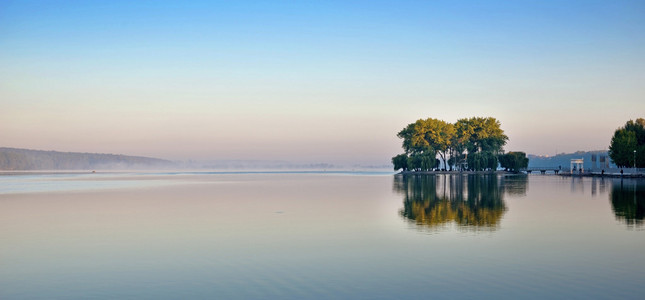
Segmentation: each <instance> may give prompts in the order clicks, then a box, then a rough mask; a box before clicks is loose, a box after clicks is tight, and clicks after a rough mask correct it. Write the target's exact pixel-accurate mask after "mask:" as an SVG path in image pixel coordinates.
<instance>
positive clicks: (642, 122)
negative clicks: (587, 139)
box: [609, 118, 645, 168]
mask: <svg viewBox="0 0 645 300" xmlns="http://www.w3.org/2000/svg"><path fill="white" fill-rule="evenodd" d="M634 150H636V167H638V168H643V167H645V119H643V118H638V119H636V121H633V120H629V121H627V123H626V124H625V126H624V127H621V128H618V129H616V131H615V132H614V136H613V137H612V138H611V144H610V145H609V157H610V158H611V160H612V161H613V162H614V163H615V164H616V166H618V167H632V166H634Z"/></svg>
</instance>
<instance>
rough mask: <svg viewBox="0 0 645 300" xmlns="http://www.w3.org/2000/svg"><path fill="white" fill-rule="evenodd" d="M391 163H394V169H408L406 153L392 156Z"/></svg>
mask: <svg viewBox="0 0 645 300" xmlns="http://www.w3.org/2000/svg"><path fill="white" fill-rule="evenodd" d="M392 164H394V171H397V170H399V169H403V171H407V170H408V155H407V154H405V153H402V154H399V155H397V156H395V157H392Z"/></svg>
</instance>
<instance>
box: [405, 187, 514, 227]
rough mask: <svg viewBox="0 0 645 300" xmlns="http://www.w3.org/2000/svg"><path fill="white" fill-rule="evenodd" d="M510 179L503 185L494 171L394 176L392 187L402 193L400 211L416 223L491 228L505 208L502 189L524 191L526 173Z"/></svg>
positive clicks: (499, 218)
mask: <svg viewBox="0 0 645 300" xmlns="http://www.w3.org/2000/svg"><path fill="white" fill-rule="evenodd" d="M501 181H503V182H505V181H506V180H504V179H502V180H501ZM509 181H510V182H512V183H511V185H509V188H507V189H505V188H504V184H502V183H501V182H500V179H498V177H497V176H496V175H468V176H461V175H457V176H450V175H437V176H435V175H411V176H396V177H395V181H394V189H395V190H396V191H398V192H400V193H401V194H403V195H404V199H403V209H402V210H401V212H400V213H401V215H402V216H403V217H405V218H406V219H409V220H412V221H414V222H415V223H416V224H417V225H425V226H428V227H440V226H445V225H448V224H449V223H452V222H454V223H456V224H457V225H458V226H462V227H464V228H469V229H478V228H480V227H483V228H487V229H491V230H494V229H496V228H497V227H498V226H499V221H500V220H501V218H502V216H503V215H504V213H505V212H506V205H505V203H504V199H503V194H504V191H506V192H507V193H513V194H523V193H524V194H525V193H526V182H527V181H526V177H524V178H523V179H522V178H520V179H517V180H516V179H513V180H509Z"/></svg>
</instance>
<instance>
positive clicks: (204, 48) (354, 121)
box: [0, 0, 645, 164]
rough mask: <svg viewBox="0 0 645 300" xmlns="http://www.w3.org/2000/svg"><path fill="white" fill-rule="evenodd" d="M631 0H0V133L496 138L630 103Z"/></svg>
mask: <svg viewBox="0 0 645 300" xmlns="http://www.w3.org/2000/svg"><path fill="white" fill-rule="evenodd" d="M644 32H645V2H643V1H221V2H220V1H6V0H3V1H0V147H15V148H30V149H40V150H57V151H73V152H99V153H121V154H128V155H143V156H152V157H159V158H165V159H171V160H188V159H193V160H225V159H249V160H251V159H253V160H257V159H260V160H287V161H293V162H315V163H317V162H327V163H357V164H387V163H389V161H390V158H391V157H392V156H394V155H396V154H398V153H401V152H402V149H401V140H400V139H398V138H397V137H396V134H397V132H398V131H400V130H401V129H402V128H403V127H405V126H406V125H407V124H409V123H412V122H414V121H416V120H417V119H425V118H430V117H431V118H437V119H442V120H445V121H447V122H455V121H456V120H458V119H460V118H467V117H473V116H481V117H494V118H496V119H498V120H499V121H500V122H501V127H502V129H503V130H504V131H505V133H506V134H507V135H508V137H509V142H508V144H507V145H506V146H505V150H507V151H524V152H527V153H530V154H538V155H553V154H555V153H561V152H574V151H577V150H602V149H607V148H608V146H609V142H610V140H611V136H612V134H613V132H614V130H615V129H616V128H618V127H620V126H622V125H624V124H625V122H626V121H627V120H630V119H636V118H638V117H645V55H643V54H645V34H644Z"/></svg>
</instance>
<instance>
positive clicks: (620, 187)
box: [609, 179, 645, 226]
mask: <svg viewBox="0 0 645 300" xmlns="http://www.w3.org/2000/svg"><path fill="white" fill-rule="evenodd" d="M609 199H610V200H611V207H612V210H613V211H614V214H615V215H616V218H617V219H618V220H621V221H623V222H625V223H627V225H628V226H642V225H643V219H645V182H643V181H642V180H637V179H636V180H634V179H632V180H629V179H627V180H620V181H618V180H616V181H614V183H613V184H612V187H611V192H610V193H609Z"/></svg>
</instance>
